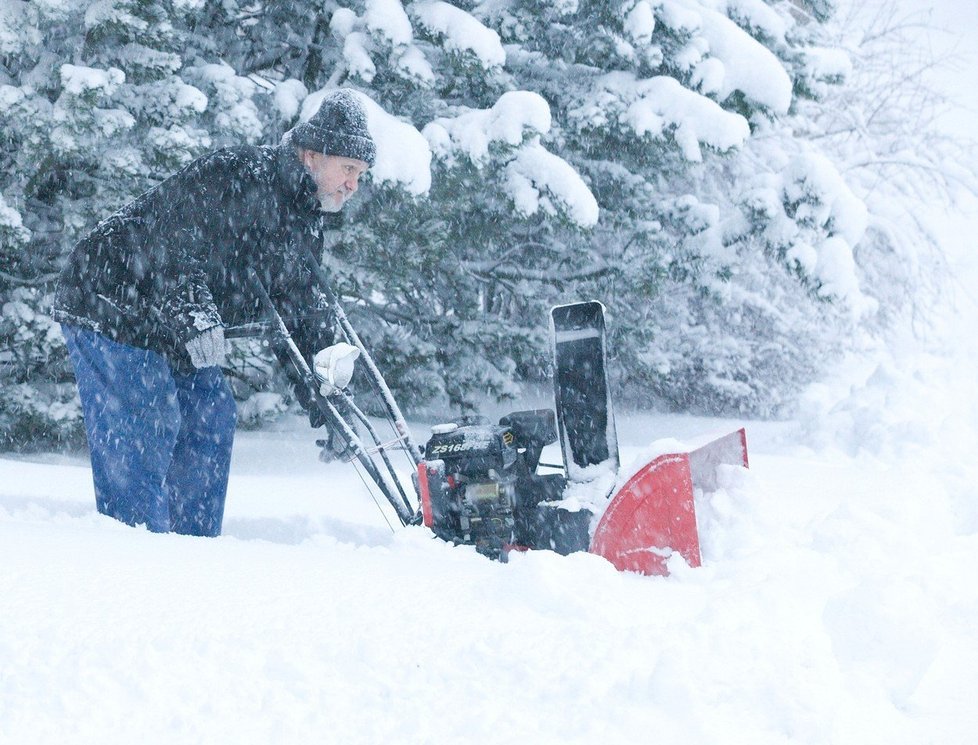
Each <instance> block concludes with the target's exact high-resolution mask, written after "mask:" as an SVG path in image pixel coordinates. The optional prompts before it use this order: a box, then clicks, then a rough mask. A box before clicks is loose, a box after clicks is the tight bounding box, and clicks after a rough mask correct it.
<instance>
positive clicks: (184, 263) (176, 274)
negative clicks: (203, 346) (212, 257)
mask: <svg viewBox="0 0 978 745" xmlns="http://www.w3.org/2000/svg"><path fill="white" fill-rule="evenodd" d="M181 232H184V231H181ZM195 243H196V241H194V240H193V238H192V237H189V236H181V240H177V241H176V242H175V243H174V244H173V245H172V246H171V251H170V261H169V266H168V267H167V269H166V270H165V271H166V273H167V275H168V278H167V279H168V281H167V283H166V285H165V289H164V291H163V293H162V298H161V301H162V302H161V305H160V310H161V311H162V313H163V317H164V318H165V319H166V322H167V324H168V325H169V326H170V328H171V329H173V331H174V332H175V334H176V337H177V340H178V341H179V342H180V343H181V344H186V343H187V342H188V341H190V340H191V339H193V338H194V337H195V336H197V335H198V334H200V333H201V332H202V331H206V330H207V329H209V328H212V327H214V326H223V325H224V322H223V321H222V320H221V314H220V313H219V312H218V310H217V305H216V304H215V303H214V297H213V296H212V295H211V290H210V288H209V287H208V286H207V276H206V273H205V272H204V268H203V262H202V260H201V257H200V255H199V252H198V251H195V250H194V248H195V247H196V246H195Z"/></svg>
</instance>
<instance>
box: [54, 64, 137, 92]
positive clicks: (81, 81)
mask: <svg viewBox="0 0 978 745" xmlns="http://www.w3.org/2000/svg"><path fill="white" fill-rule="evenodd" d="M125 80H126V75H125V73H123V72H122V70H120V69H118V68H116V67H110V68H109V69H108V70H99V69H97V68H94V67H82V66H79V65H61V85H62V86H64V90H65V92H66V93H68V94H69V95H72V96H83V95H85V94H86V93H90V92H98V93H99V94H101V95H102V96H111V95H112V94H113V93H114V92H115V91H116V90H117V89H118V88H119V86H120V85H122V84H123V83H124V82H125Z"/></svg>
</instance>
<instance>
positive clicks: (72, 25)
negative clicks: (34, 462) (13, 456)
mask: <svg viewBox="0 0 978 745" xmlns="http://www.w3.org/2000/svg"><path fill="white" fill-rule="evenodd" d="M184 10H187V8H186V7H182V6H180V5H179V4H172V3H169V2H154V1H147V0H106V1H103V2H81V3H69V2H43V3H42V2H21V0H10V2H5V3H4V4H3V10H2V12H0V53H2V56H0V61H2V67H0V102H2V103H0V131H2V134H0V144H2V148H0V160H2V168H0V193H3V194H5V195H6V198H7V204H6V212H5V220H4V222H5V223H7V224H8V226H12V229H13V231H14V238H15V240H10V241H8V240H7V239H6V237H7V236H6V234H5V240H4V242H3V244H2V246H3V247H2V253H3V272H4V273H3V275H0V305H2V315H0V337H2V347H3V350H4V351H3V355H4V358H3V367H2V372H0V375H2V378H3V380H2V383H3V384H2V393H0V397H2V398H0V439H2V440H3V441H4V442H5V444H7V445H11V446H23V445H24V444H25V443H28V442H29V441H31V440H36V441H45V440H49V439H51V438H54V439H59V438H70V437H76V436H78V434H79V433H80V415H79V412H78V409H77V406H76V405H75V403H74V401H75V398H74V393H73V386H72V384H71V372H70V369H69V367H68V365H67V363H66V360H65V354H64V349H63V345H62V342H61V337H60V333H59V332H58V330H57V327H56V326H55V325H54V324H52V322H51V321H50V319H49V318H48V317H47V315H46V314H45V312H44V310H45V308H46V307H47V305H48V301H49V294H50V291H51V289H52V282H53V280H54V278H55V276H56V273H57V270H58V268H59V267H60V262H61V259H62V257H63V256H64V255H65V253H66V252H67V251H68V250H69V249H70V247H71V246H72V245H73V244H74V242H75V241H76V240H77V239H78V238H79V237H80V235H81V234H82V233H83V232H84V231H86V230H88V229H90V228H91V227H92V226H93V225H94V223H95V222H97V220H98V219H100V218H101V217H104V216H106V215H107V214H108V213H110V212H111V211H113V210H114V209H116V208H117V207H119V206H120V205H121V204H123V203H124V202H125V201H127V200H128V199H130V198H132V197H133V196H135V195H136V194H138V193H139V192H141V191H143V190H144V189H146V188H148V187H149V186H151V185H152V184H153V183H155V182H157V181H159V180H160V179H162V178H164V177H165V176H166V175H168V174H169V173H171V172H172V171H173V170H174V169H175V168H177V167H179V166H180V165H182V164H184V163H186V162H187V161H188V160H190V159H191V158H193V157H195V156H196V155H198V154H200V153H201V152H203V151H204V150H205V149H206V148H207V147H209V146H210V142H211V140H210V137H209V135H208V133H207V132H206V131H205V130H204V129H202V128H201V127H200V126H198V125H197V123H196V122H197V120H198V119H199V118H200V116H201V113H202V112H203V111H204V110H205V108H206V107H207V104H208V100H207V97H206V96H205V95H204V94H203V93H202V92H201V91H200V90H198V89H197V88H195V87H193V86H191V85H189V84H187V83H186V82H184V81H183V80H182V79H181V78H180V76H179V70H180V68H181V67H182V66H183V61H182V59H181V56H180V54H179V50H180V49H182V48H183V47H184V42H185V41H186V37H185V36H184V35H183V34H181V33H180V32H179V31H178V30H177V26H176V25H175V21H178V20H179V17H178V14H179V13H180V12H183V11H184ZM8 233H9V231H8ZM29 435H30V436H29Z"/></svg>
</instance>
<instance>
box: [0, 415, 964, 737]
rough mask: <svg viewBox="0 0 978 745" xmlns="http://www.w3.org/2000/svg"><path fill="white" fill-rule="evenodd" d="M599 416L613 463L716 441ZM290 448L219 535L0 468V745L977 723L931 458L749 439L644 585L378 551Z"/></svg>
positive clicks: (302, 432)
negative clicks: (128, 521) (614, 424)
mask: <svg viewBox="0 0 978 745" xmlns="http://www.w3.org/2000/svg"><path fill="white" fill-rule="evenodd" d="M619 419H620V420H621V426H620V431H621V432H622V433H623V439H622V442H623V454H624V455H625V457H626V459H631V458H633V457H635V456H637V455H638V454H639V453H640V452H641V451H642V449H643V448H644V447H645V445H644V442H646V438H647V434H646V433H648V432H651V431H656V432H663V433H664V432H671V433H675V436H676V437H681V438H687V437H688V436H689V435H690V433H692V432H695V431H702V430H703V429H710V428H717V427H723V426H726V425H727V423H725V422H723V423H721V422H710V421H703V420H694V419H689V418H686V417H667V416H651V415H647V414H645V415H632V416H625V417H619ZM293 425H294V426H288V427H284V428H282V429H281V430H280V431H274V432H271V431H270V432H262V433H240V434H239V436H238V442H237V445H236V450H235V456H234V462H233V465H232V477H231V486H230V496H229V502H228V509H227V516H226V530H225V535H224V536H223V537H221V538H218V539H213V540H205V539H193V538H186V537H180V536H168V535H153V534H150V533H148V532H145V531H143V530H141V529H131V528H127V527H125V526H122V525H120V524H118V523H115V522H113V521H111V520H109V519H107V518H103V517H101V516H99V515H97V514H96V513H95V510H94V506H93V498H92V491H91V484H90V481H89V478H90V474H89V471H88V468H87V467H86V466H85V465H84V462H83V461H82V460H81V459H53V458H46V459H45V458H39V459H35V460H33V461H32V460H26V459H11V458H2V459H0V484H2V487H0V565H2V566H3V567H4V572H3V573H2V574H0V594H2V597H3V598H4V613H3V614H0V670H2V671H3V673H2V675H0V741H3V742H32V743H46V742H63V741H64V740H65V739H68V740H70V741H71V742H74V743H95V742H98V743H103V742H107V741H108V742H126V741H132V740H133V739H135V738H137V737H138V738H139V739H140V740H142V741H146V742H150V743H154V742H174V741H180V742H188V743H192V742H213V741H215V740H217V739H221V740H225V741H235V742H255V743H259V742H260V743H273V742H299V741H307V740H309V739H312V738H316V737H327V738H328V739H330V740H333V741H337V742H339V741H342V742H349V743H358V742H364V743H368V742H377V741H381V740H385V741H397V742H453V741H464V742H488V741H490V740H491V739H492V738H493V737H494V736H495V735H497V734H498V732H500V731H511V732H518V733H520V736H521V738H522V739H524V740H526V741H529V742H588V741H594V740H595V739H600V740H601V741H608V742H625V741H629V742H630V741H636V740H639V739H642V738H643V737H644V736H646V735H647V733H648V732H649V731H652V730H653V729H654V731H655V732H657V733H658V736H659V738H660V739H663V740H664V741H666V742H670V741H673V742H686V743H716V742H726V741H729V739H728V738H729V733H730V732H736V733H737V738H738V741H742V742H771V743H782V742H805V743H844V742H859V743H866V742H881V743H882V742H886V743H919V742H926V741H942V742H962V743H963V742H968V741H969V740H970V734H971V732H973V729H974V726H975V725H976V724H978V714H976V712H975V710H974V707H973V706H972V705H971V702H970V693H969V689H970V688H971V686H972V685H973V684H974V683H975V682H976V673H975V672H974V671H975V670H978V666H976V664H975V663H978V649H976V647H975V644H974V641H973V635H972V633H971V628H972V619H973V617H974V613H975V611H976V610H978V586H976V583H975V582H974V581H973V579H972V577H971V574H972V572H971V567H972V566H973V565H974V561H975V560H976V559H978V539H976V538H978V537H976V535H975V534H974V533H971V534H965V533H962V532H961V531H960V527H961V526H960V524H957V523H956V522H955V519H954V514H953V512H952V511H951V510H950V509H949V507H948V501H947V493H946V487H945V484H944V481H943V480H942V479H941V468H940V467H939V464H938V463H937V462H936V461H926V460H921V459H917V460H914V461H909V462H904V463H889V462H883V461H877V460H874V459H873V458H871V457H863V458H860V459H854V458H852V457H850V456H848V455H845V454H843V453H840V452H839V451H837V450H831V449H827V450H824V451H814V450H811V449H806V448H803V447H801V446H799V445H792V444H791V441H790V439H786V437H787V436H788V435H787V433H788V430H786V428H785V427H784V425H774V424H762V423H748V431H749V435H752V450H751V459H752V469H751V470H750V471H744V470H742V469H736V468H727V469H723V470H722V472H721V478H720V488H719V489H718V490H717V491H716V492H713V493H711V494H707V495H699V498H698V504H697V508H698V511H699V522H700V531H701V536H702V543H703V557H704V566H703V567H702V568H699V569H695V570H691V569H687V568H685V567H684V566H682V565H677V564H676V563H675V562H673V563H672V565H671V567H672V571H673V575H672V576H671V577H669V578H648V577H641V576H637V575H628V574H619V573H617V572H615V571H614V570H613V569H612V568H611V567H610V566H609V565H608V564H606V563H605V562H604V561H603V560H602V559H599V558H597V557H594V556H590V555H575V556H570V557H566V558H561V557H558V556H556V555H554V554H551V553H549V552H535V553H531V554H526V555H515V556H513V557H512V558H511V560H510V562H509V564H498V563H492V562H489V561H488V560H486V559H484V558H482V557H480V556H478V555H477V554H475V552H474V551H473V550H471V549H469V548H453V547H450V546H448V545H446V544H444V543H442V542H440V541H438V540H436V539H433V538H432V537H431V536H430V535H429V534H428V533H426V532H425V531H424V530H423V529H422V528H408V529H399V530H398V531H397V532H396V533H391V531H390V530H389V529H388V528H387V527H386V525H385V524H384V522H383V520H382V519H381V518H380V517H379V515H378V514H377V509H376V507H375V506H374V505H373V504H372V503H371V502H370V500H369V499H368V498H367V496H366V495H365V493H364V492H363V488H362V486H361V485H360V483H359V481H358V479H357V477H356V476H355V474H354V472H353V470H352V467H351V466H349V465H345V464H339V463H333V464H322V463H320V462H319V461H318V460H317V458H316V452H317V448H316V447H315V446H314V444H313V440H314V438H315V437H316V433H314V432H312V431H309V430H308V429H307V428H306V427H304V425H303V423H302V422H301V421H299V420H297V421H295V422H294V423H293ZM417 429H418V431H419V432H420V431H421V429H422V428H421V427H420V425H419V427H418V428H417ZM924 493H926V494H927V495H928V499H927V500H921V499H920V495H921V494H924ZM599 630H600V631H599ZM555 691H559V693H555ZM569 701H572V702H573V706H569V705H568V702H569ZM473 711H478V716H473Z"/></svg>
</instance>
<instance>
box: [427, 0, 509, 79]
mask: <svg viewBox="0 0 978 745" xmlns="http://www.w3.org/2000/svg"><path fill="white" fill-rule="evenodd" d="M411 13H412V14H413V15H414V17H415V18H417V20H418V22H419V23H420V24H421V25H422V26H423V27H424V28H426V29H427V30H428V31H429V32H431V33H432V34H435V35H436V36H438V37H440V38H442V39H443V43H444V46H445V48H446V49H447V50H449V51H453V52H467V53H471V54H472V55H473V56H474V58H475V59H476V60H477V61H478V63H479V64H480V65H481V66H482V67H483V68H485V69H487V70H488V69H490V68H493V67H501V66H502V65H503V64H505V62H506V52H505V50H503V45H502V42H501V41H500V40H499V34H497V33H496V32H495V31H493V30H492V29H490V28H486V27H485V26H483V25H482V24H481V23H479V21H478V20H476V19H475V18H474V17H473V16H472V15H470V14H469V13H466V12H465V11H464V10H462V9H460V8H456V7H455V6H454V5H449V4H448V3H446V2H442V1H441V0H423V2H416V3H412V4H411Z"/></svg>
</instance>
